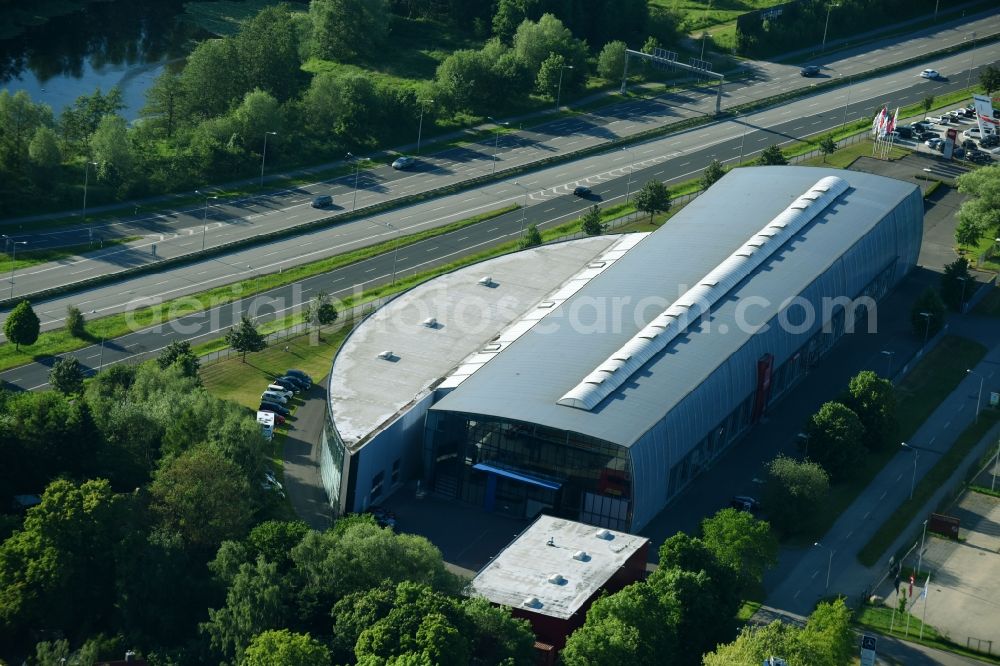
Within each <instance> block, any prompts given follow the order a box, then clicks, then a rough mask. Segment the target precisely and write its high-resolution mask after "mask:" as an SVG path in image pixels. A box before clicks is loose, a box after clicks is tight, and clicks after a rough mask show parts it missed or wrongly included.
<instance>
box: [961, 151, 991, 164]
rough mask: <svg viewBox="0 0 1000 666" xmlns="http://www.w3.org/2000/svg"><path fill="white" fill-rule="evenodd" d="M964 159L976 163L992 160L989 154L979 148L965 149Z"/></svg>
mask: <svg viewBox="0 0 1000 666" xmlns="http://www.w3.org/2000/svg"><path fill="white" fill-rule="evenodd" d="M965 159H967V160H969V161H970V162H975V163H976V164H986V163H987V162H992V161H993V159H992V158H990V156H989V155H987V154H986V153H984V152H983V151H981V150H967V151H965Z"/></svg>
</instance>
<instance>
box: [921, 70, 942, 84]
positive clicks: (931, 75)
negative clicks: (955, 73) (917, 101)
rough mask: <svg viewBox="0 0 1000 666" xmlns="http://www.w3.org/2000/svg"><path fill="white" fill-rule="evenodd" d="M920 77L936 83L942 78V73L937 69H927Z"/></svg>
mask: <svg viewBox="0 0 1000 666" xmlns="http://www.w3.org/2000/svg"><path fill="white" fill-rule="evenodd" d="M920 76H921V77H923V78H925V79H931V80H932V81H936V80H937V79H940V78H941V73H940V72H938V71H937V70H936V69H925V70H924V71H922V72H920Z"/></svg>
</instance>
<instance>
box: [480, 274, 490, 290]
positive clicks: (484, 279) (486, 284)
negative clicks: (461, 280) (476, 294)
mask: <svg viewBox="0 0 1000 666" xmlns="http://www.w3.org/2000/svg"><path fill="white" fill-rule="evenodd" d="M479 284H481V285H483V286H484V287H492V286H493V278H492V277H491V276H489V275H486V276H484V277H481V278H479Z"/></svg>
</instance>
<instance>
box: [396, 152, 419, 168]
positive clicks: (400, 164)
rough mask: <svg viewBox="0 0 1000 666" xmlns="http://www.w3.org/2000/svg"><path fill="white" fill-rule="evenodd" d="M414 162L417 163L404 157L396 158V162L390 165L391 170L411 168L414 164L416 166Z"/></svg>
mask: <svg viewBox="0 0 1000 666" xmlns="http://www.w3.org/2000/svg"><path fill="white" fill-rule="evenodd" d="M416 162H417V160H416V158H413V157H408V156H405V155H404V156H403V157H398V158H396V160H395V161H394V162H393V163H392V168H393V169H400V170H402V169H406V168H408V167H411V166H413V165H414V164H416Z"/></svg>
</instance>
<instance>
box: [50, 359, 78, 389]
mask: <svg viewBox="0 0 1000 666" xmlns="http://www.w3.org/2000/svg"><path fill="white" fill-rule="evenodd" d="M49 383H50V384H51V385H52V388H54V389H55V390H57V391H59V392H60V393H62V394H63V395H76V394H78V393H82V392H83V366H82V365H80V361H78V360H76V359H75V358H61V359H59V360H58V361H56V362H55V363H54V364H53V365H52V371H51V372H49Z"/></svg>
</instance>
